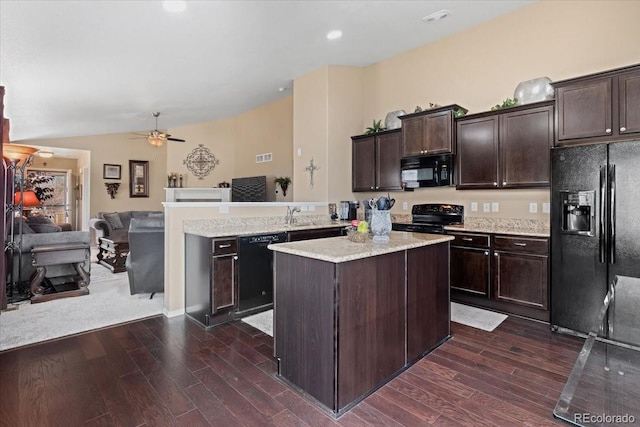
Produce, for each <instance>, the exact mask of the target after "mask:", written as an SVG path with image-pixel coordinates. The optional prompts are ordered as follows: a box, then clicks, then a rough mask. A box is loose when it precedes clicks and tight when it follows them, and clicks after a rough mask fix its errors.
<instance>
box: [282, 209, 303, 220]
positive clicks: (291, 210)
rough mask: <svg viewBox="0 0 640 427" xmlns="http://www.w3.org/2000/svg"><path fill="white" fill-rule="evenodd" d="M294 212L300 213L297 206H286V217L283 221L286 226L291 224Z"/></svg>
mask: <svg viewBox="0 0 640 427" xmlns="http://www.w3.org/2000/svg"><path fill="white" fill-rule="evenodd" d="M296 212H300V207H299V206H294V207H293V208H292V207H291V206H287V216H285V217H284V220H285V222H286V223H287V224H291V223H292V222H293V214H294V213H296Z"/></svg>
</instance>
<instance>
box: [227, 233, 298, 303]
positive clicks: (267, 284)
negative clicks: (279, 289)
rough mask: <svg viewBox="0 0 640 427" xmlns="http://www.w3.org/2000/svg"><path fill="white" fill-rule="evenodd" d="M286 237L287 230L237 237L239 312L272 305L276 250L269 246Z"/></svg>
mask: <svg viewBox="0 0 640 427" xmlns="http://www.w3.org/2000/svg"><path fill="white" fill-rule="evenodd" d="M286 241H287V233H272V234H259V235H251V236H241V237H238V312H239V313H242V314H248V313H246V312H247V311H249V310H253V309H258V308H260V309H268V308H269V306H273V251H271V250H270V249H268V248H267V246H268V245H269V244H270V243H278V242H286ZM256 311H257V310H256Z"/></svg>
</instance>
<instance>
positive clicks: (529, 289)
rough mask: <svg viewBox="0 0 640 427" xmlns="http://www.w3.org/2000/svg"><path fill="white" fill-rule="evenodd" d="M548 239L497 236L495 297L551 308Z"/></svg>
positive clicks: (521, 303) (516, 302) (499, 299)
mask: <svg viewBox="0 0 640 427" xmlns="http://www.w3.org/2000/svg"><path fill="white" fill-rule="evenodd" d="M548 254H549V249H548V241H547V239H531V238H519V237H518V238H516V237H503V236H501V237H498V236H496V237H495V240H494V252H493V255H494V260H495V269H494V270H495V275H494V287H495V298H496V299H497V300H498V301H504V302H510V303H515V304H520V305H524V306H529V307H534V308H538V309H542V310H547V309H548V308H549V298H548V271H549V268H548V260H549V255H548Z"/></svg>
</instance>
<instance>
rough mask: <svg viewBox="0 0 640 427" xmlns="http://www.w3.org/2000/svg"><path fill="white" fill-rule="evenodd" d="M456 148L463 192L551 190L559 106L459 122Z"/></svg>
mask: <svg viewBox="0 0 640 427" xmlns="http://www.w3.org/2000/svg"><path fill="white" fill-rule="evenodd" d="M456 143H457V152H458V154H457V162H458V167H457V170H458V184H457V186H456V188H458V189H473V188H523V187H542V186H548V185H549V176H550V158H549V150H550V148H551V146H552V144H553V103H552V102H550V101H547V102H541V103H535V104H529V105H524V106H520V107H514V108H509V109H508V110H500V111H492V112H486V113H480V114H474V115H472V116H468V117H465V118H463V119H458V121H457V139H456Z"/></svg>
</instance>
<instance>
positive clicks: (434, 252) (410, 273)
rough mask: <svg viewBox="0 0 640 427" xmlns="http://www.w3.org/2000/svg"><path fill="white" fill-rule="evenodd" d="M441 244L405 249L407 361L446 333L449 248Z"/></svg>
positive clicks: (435, 344) (414, 358)
mask: <svg viewBox="0 0 640 427" xmlns="http://www.w3.org/2000/svg"><path fill="white" fill-rule="evenodd" d="M443 246H444V245H442V244H440V245H431V246H425V247H422V248H416V249H412V250H410V251H407V361H408V362H411V361H414V360H416V359H418V358H420V357H422V356H423V355H424V354H425V353H426V352H429V351H430V350H432V349H434V348H435V347H436V346H438V345H439V343H440V342H442V340H444V339H446V338H447V337H448V336H449V333H450V331H449V319H450V318H451V315H450V313H449V308H450V304H449V268H448V265H449V252H448V251H447V250H446V248H444V247H443Z"/></svg>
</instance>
